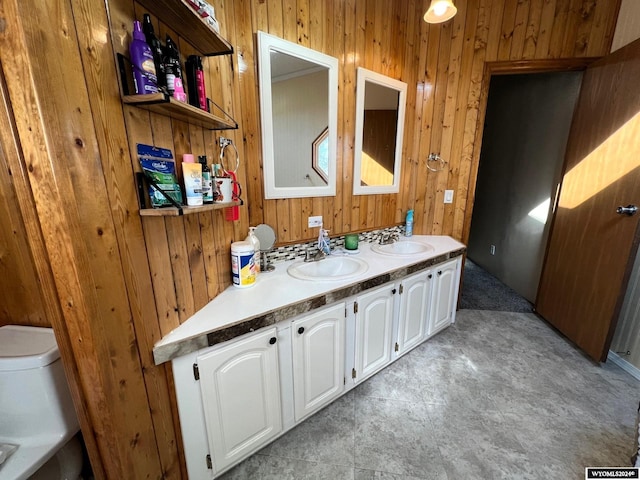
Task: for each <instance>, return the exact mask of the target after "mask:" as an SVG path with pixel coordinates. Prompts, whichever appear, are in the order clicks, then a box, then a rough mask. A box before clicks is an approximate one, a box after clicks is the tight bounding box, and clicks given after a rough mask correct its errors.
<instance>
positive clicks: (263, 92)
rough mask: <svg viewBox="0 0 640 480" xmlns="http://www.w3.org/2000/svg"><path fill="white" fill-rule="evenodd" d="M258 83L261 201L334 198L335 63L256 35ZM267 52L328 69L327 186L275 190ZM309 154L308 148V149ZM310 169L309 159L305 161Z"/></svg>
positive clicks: (324, 56) (321, 55)
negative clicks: (278, 53)
mask: <svg viewBox="0 0 640 480" xmlns="http://www.w3.org/2000/svg"><path fill="white" fill-rule="evenodd" d="M257 36H258V57H259V58H258V60H259V61H258V82H259V86H260V124H261V127H262V161H263V169H262V171H263V178H264V198H265V199H277V198H303V197H329V196H335V194H336V167H337V165H336V152H337V144H338V59H337V58H334V57H331V56H329V55H326V54H324V53H320V52H317V51H315V50H311V49H310V48H307V47H303V46H302V45H298V44H295V43H292V42H289V41H287V40H283V39H282V38H278V37H275V36H273V35H269V34H268V33H265V32H261V31H258V32H257ZM271 52H280V53H284V54H286V55H290V56H292V57H297V58H300V59H302V60H306V61H308V62H311V63H315V64H317V65H319V66H321V67H325V68H327V69H328V74H329V86H328V87H329V90H328V92H329V111H328V112H327V113H328V117H329V122H328V125H327V127H328V129H329V178H328V184H327V185H321V186H304V187H277V186H276V183H275V161H276V159H275V150H274V144H273V106H272V97H271ZM309 152H311V145H310V146H309ZM309 160H310V161H309V168H311V159H309Z"/></svg>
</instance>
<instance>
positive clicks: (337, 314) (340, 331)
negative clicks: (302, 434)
mask: <svg viewBox="0 0 640 480" xmlns="http://www.w3.org/2000/svg"><path fill="white" fill-rule="evenodd" d="M291 331H292V332H293V342H292V351H293V391H294V399H295V418H296V422H298V421H300V420H302V419H303V418H304V417H306V416H307V415H309V414H311V413H313V412H315V411H316V410H318V409H319V408H320V407H323V406H324V405H326V404H327V403H329V402H331V401H332V400H333V399H335V398H337V397H338V396H340V394H341V393H342V391H343V390H344V349H345V339H344V336H345V304H344V303H340V304H338V305H335V306H333V307H328V308H325V309H323V310H321V311H320V312H317V313H314V314H313V315H309V316H307V317H304V318H301V319H300V320H296V321H295V322H293V323H292V329H291Z"/></svg>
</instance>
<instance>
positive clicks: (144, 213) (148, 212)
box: [140, 201, 243, 217]
mask: <svg viewBox="0 0 640 480" xmlns="http://www.w3.org/2000/svg"><path fill="white" fill-rule="evenodd" d="M242 204H243V203H242V202H240V201H239V202H229V203H208V204H207V205H201V206H198V207H187V206H183V207H182V208H180V209H178V208H176V207H164V208H143V209H141V210H140V216H141V217H179V216H180V215H191V214H192V213H202V212H208V211H211V210H220V209H221V208H228V207H237V206H240V205H242Z"/></svg>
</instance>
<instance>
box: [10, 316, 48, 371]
mask: <svg viewBox="0 0 640 480" xmlns="http://www.w3.org/2000/svg"><path fill="white" fill-rule="evenodd" d="M58 358H60V351H59V350H58V344H57V343H56V337H55V336H54V334H53V329H51V328H43V327H27V326H23V325H5V326H3V327H0V372H7V371H14V370H28V369H31V368H39V367H44V366H46V365H49V364H51V363H53V362H55V361H56V360H57V359H58Z"/></svg>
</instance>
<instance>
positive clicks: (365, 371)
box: [351, 283, 396, 383]
mask: <svg viewBox="0 0 640 480" xmlns="http://www.w3.org/2000/svg"><path fill="white" fill-rule="evenodd" d="M395 293H396V286H395V285H394V284H392V283H388V284H385V285H382V286H381V287H377V288H374V289H372V290H371V291H369V292H367V293H365V294H362V295H358V296H357V297H356V300H355V302H354V304H353V308H354V313H355V368H354V370H353V371H352V374H351V376H352V378H353V379H354V380H355V383H359V382H361V381H362V380H364V379H366V378H368V377H370V376H371V375H373V374H374V373H375V372H377V371H378V370H380V369H382V368H384V367H385V366H386V365H388V364H389V362H391V352H392V345H393V341H392V328H393V304H394V301H393V298H394V297H393V296H394V294H395Z"/></svg>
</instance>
